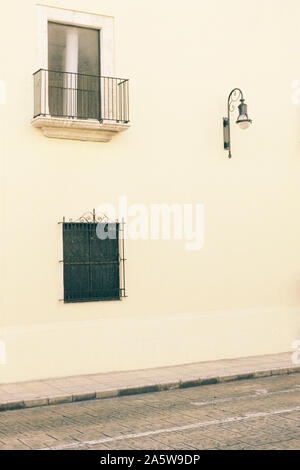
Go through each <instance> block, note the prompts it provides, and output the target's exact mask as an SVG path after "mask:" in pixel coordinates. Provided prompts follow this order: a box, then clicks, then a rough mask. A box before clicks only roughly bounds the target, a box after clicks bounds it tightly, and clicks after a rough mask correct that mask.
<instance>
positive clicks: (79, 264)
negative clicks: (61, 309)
mask: <svg viewBox="0 0 300 470" xmlns="http://www.w3.org/2000/svg"><path fill="white" fill-rule="evenodd" d="M102 228H104V229H105V230H106V232H107V233H110V234H112V233H114V234H115V238H113V239H111V238H109V237H107V238H106V239H104V240H101V239H99V238H98V236H97V233H96V229H97V224H96V223H64V224H63V246H64V300H65V302H84V301H92V300H113V299H119V298H120V272H119V271H120V268H119V261H120V260H119V224H103V225H102Z"/></svg>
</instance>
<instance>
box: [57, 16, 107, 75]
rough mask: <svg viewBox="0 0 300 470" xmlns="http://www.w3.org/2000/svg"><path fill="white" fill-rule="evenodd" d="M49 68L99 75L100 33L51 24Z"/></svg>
mask: <svg viewBox="0 0 300 470" xmlns="http://www.w3.org/2000/svg"><path fill="white" fill-rule="evenodd" d="M48 68H49V70H57V71H59V72H73V73H83V74H89V75H99V73H100V70H99V31H98V30H96V29H90V28H80V27H77V26H69V25H63V24H58V23H51V22H49V23H48ZM69 68H71V69H72V70H69ZM74 68H76V70H74Z"/></svg>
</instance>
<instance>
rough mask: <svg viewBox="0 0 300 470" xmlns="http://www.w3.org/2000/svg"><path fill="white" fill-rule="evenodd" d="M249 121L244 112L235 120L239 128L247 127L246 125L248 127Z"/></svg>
mask: <svg viewBox="0 0 300 470" xmlns="http://www.w3.org/2000/svg"><path fill="white" fill-rule="evenodd" d="M251 122H252V121H251V119H249V118H248V116H247V115H246V114H244V115H242V116H239V117H238V120H237V121H236V123H237V124H238V126H239V128H240V129H248V127H250V124H251Z"/></svg>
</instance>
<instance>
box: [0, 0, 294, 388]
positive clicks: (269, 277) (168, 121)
mask: <svg viewBox="0 0 300 470" xmlns="http://www.w3.org/2000/svg"><path fill="white" fill-rule="evenodd" d="M35 3H36V2H34V1H32V0H23V1H22V2H18V5H17V6H16V4H15V3H12V2H3V5H1V6H2V12H4V14H2V15H1V19H0V41H1V42H0V43H1V44H2V47H1V50H0V80H2V81H5V83H6V88H7V96H6V104H1V105H0V124H1V126H0V134H1V138H0V161H1V163H0V168H1V171H0V173H1V175H0V181H1V185H0V186H1V188H0V196H1V206H0V207H1V228H2V229H1V233H0V237H1V249H2V251H1V256H2V258H1V304H0V305H1V312H0V328H1V329H0V341H4V342H5V344H6V359H7V361H6V364H3V365H0V382H10V381H19V380H30V379H36V378H45V377H54V376H63V375H74V374H83V373H94V372H102V371H111V370H126V369H135V368H140V367H141V368H143V367H152V366H163V365H167V364H178V363H187V362H194V361H201V360H213V359H219V358H228V357H238V356H249V355H256V354H267V353H276V352H282V351H288V350H291V348H292V342H293V341H294V340H296V339H299V338H300V321H299V313H300V308H299V300H300V249H299V246H300V218H299V213H300V197H299V174H300V143H299V142H300V105H296V104H293V102H292V98H293V94H294V98H295V89H293V88H292V84H293V81H294V80H297V79H299V80H300V61H299V51H300V45H299V44H300V34H299V18H300V4H299V2H298V1H297V0H287V1H286V2H282V1H281V0H253V1H252V2H248V3H245V2H240V1H238V0H228V1H227V2H224V1H222V0H211V1H210V2H206V1H202V0H201V1H199V0H197V1H196V0H189V1H188V2H181V1H178V0H176V1H174V0H164V1H163V2H161V1H158V0H152V1H151V2H145V1H143V2H141V1H139V0H127V1H126V2H124V1H123V0H106V1H104V0H103V1H102V0H101V1H99V0H61V1H54V0H51V1H48V2H43V1H41V2H40V3H41V4H50V5H52V6H59V7H63V8H68V9H74V10H82V11H88V12H91V13H98V14H102V15H110V16H113V17H114V18H115V73H116V75H117V76H120V77H128V78H130V80H131V86H130V91H131V100H130V101H131V119H132V127H131V129H130V130H129V131H127V132H125V133H123V134H121V135H120V136H117V137H115V138H114V139H113V140H112V141H111V142H110V143H107V144H104V143H96V142H95V143H94V142H76V141H68V140H57V139H47V138H46V137H44V136H43V135H42V133H41V131H40V130H38V129H34V128H33V127H32V126H31V124H30V120H31V118H32V113H33V83H32V73H33V72H34V71H35V68H36V53H37V51H36V49H37V44H36V15H35ZM3 45H6V46H5V47H3ZM236 86H238V87H240V88H242V90H243V91H244V93H245V97H246V101H247V103H248V106H249V114H250V115H251V116H250V117H252V118H253V119H254V124H253V126H252V127H251V129H249V130H248V131H247V132H244V131H240V130H239V129H235V128H234V127H233V128H232V153H233V158H232V160H228V159H227V157H226V153H225V152H224V150H223V141H222V116H223V115H224V114H225V112H226V100H227V96H228V93H229V92H230V90H231V89H232V88H234V87H236ZM120 195H126V196H127V198H128V201H129V203H130V204H132V203H138V202H141V203H144V204H151V203H159V202H164V203H168V204H171V203H173V202H176V203H203V204H204V206H205V244H204V247H203V248H202V249H201V250H199V251H187V250H185V247H184V242H183V241H164V240H158V241H147V240H143V241H141V240H138V241H133V240H127V242H126V257H127V259H128V261H127V265H126V278H127V290H128V298H127V299H124V300H123V301H121V302H95V303H83V304H68V305H65V304H63V303H61V302H59V299H60V298H61V297H62V265H61V264H59V263H58V261H59V260H60V259H61V256H62V255H61V226H59V225H58V224H57V222H58V221H59V220H61V219H62V217H63V216H66V217H74V218H76V217H79V216H80V215H81V214H82V213H84V212H85V211H87V210H90V209H92V208H93V207H97V206H99V204H101V203H103V202H117V199H118V197H119V196H120Z"/></svg>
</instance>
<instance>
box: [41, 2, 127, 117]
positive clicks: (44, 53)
mask: <svg viewBox="0 0 300 470" xmlns="http://www.w3.org/2000/svg"><path fill="white" fill-rule="evenodd" d="M37 13H38V38H37V40H38V54H37V56H38V58H37V61H38V70H37V72H35V73H34V92H35V97H34V98H35V105H34V118H36V117H47V118H64V119H80V120H82V119H85V120H98V121H100V122H108V123H109V122H113V123H128V121H129V112H128V92H129V90H128V80H127V79H121V78H117V77H114V32H113V18H112V17H109V16H102V15H97V14H90V13H83V12H74V11H70V10H64V9H56V8H52V7H46V6H37ZM42 125H43V124H42Z"/></svg>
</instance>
